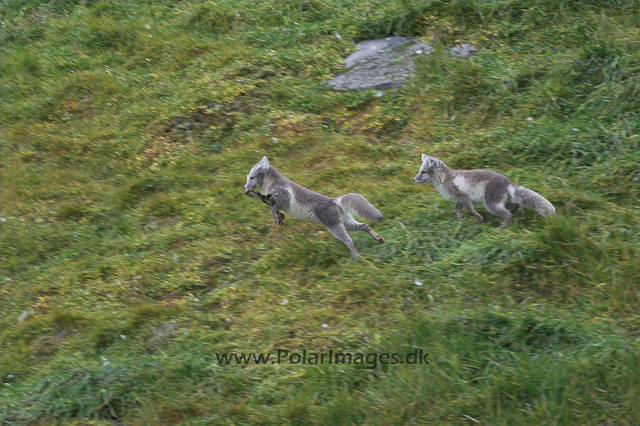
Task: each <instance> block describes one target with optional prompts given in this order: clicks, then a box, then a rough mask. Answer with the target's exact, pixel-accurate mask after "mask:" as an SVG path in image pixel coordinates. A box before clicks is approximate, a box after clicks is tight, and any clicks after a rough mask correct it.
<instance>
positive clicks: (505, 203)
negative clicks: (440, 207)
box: [413, 154, 556, 227]
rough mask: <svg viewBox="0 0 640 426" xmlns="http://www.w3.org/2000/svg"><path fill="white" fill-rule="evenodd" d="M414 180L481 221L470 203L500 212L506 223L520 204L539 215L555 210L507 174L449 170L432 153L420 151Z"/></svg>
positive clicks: (457, 209) (456, 209)
mask: <svg viewBox="0 0 640 426" xmlns="http://www.w3.org/2000/svg"><path fill="white" fill-rule="evenodd" d="M413 181H414V182H417V183H422V182H429V183H430V184H431V185H433V186H434V187H435V188H436V189H437V190H438V192H439V193H440V195H442V196H443V197H444V198H446V199H447V200H450V201H455V202H456V205H455V207H454V209H453V210H454V212H455V213H456V216H457V217H458V220H460V219H462V216H463V215H462V213H461V212H460V210H461V209H462V206H464V208H465V209H466V210H467V212H468V213H469V214H471V215H473V216H475V217H476V218H477V219H478V222H483V221H484V219H483V218H482V216H481V215H480V213H478V212H476V210H475V209H474V208H473V204H474V203H475V204H484V206H485V207H486V208H487V210H489V211H490V212H491V213H493V214H495V215H497V216H500V217H501V218H502V220H503V221H504V223H503V224H502V226H503V227H504V226H506V225H507V224H508V223H509V221H511V218H512V217H513V214H514V213H515V212H516V211H517V210H518V207H520V205H523V206H525V207H526V208H529V209H534V210H536V211H537V212H538V213H540V214H541V215H542V216H543V217H549V216H551V215H554V214H555V213H556V209H555V208H554V207H553V204H551V203H550V202H549V201H547V199H546V198H544V197H543V196H542V195H540V194H538V193H536V192H533V191H532V190H530V189H527V188H525V187H524V186H518V185H516V184H515V183H513V182H511V181H510V180H509V178H507V177H506V176H503V175H501V174H500V173H496V172H492V171H490V170H451V169H450V168H449V167H447V165H446V164H444V163H443V162H442V161H440V160H438V159H437V158H435V157H429V156H428V155H425V154H422V165H421V166H420V171H418V174H417V175H416V177H414V178H413Z"/></svg>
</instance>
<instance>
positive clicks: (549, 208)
mask: <svg viewBox="0 0 640 426" xmlns="http://www.w3.org/2000/svg"><path fill="white" fill-rule="evenodd" d="M509 195H511V198H512V199H513V201H515V202H516V203H518V204H521V205H523V206H524V207H526V208H528V209H534V210H536V211H537V212H538V213H540V214H541V215H542V216H543V217H549V216H552V215H554V214H556V208H555V207H553V204H551V203H550V202H549V200H547V199H546V198H544V197H543V196H542V195H540V194H538V193H537V192H534V191H532V190H530V189H528V188H525V187H524V186H512V187H510V188H509Z"/></svg>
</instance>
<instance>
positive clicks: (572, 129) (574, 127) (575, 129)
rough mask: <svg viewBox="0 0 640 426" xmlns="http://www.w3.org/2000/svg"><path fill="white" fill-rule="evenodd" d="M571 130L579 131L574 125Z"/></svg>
mask: <svg viewBox="0 0 640 426" xmlns="http://www.w3.org/2000/svg"><path fill="white" fill-rule="evenodd" d="M571 130H573V131H574V132H579V131H580V129H576V128H575V127H574V128H572V129H571Z"/></svg>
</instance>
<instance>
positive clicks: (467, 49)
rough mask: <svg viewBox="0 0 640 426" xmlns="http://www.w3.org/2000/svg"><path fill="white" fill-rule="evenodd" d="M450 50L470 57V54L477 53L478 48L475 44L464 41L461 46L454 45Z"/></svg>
mask: <svg viewBox="0 0 640 426" xmlns="http://www.w3.org/2000/svg"><path fill="white" fill-rule="evenodd" d="M450 52H451V53H452V54H453V55H456V56H460V57H461V58H468V57H469V56H472V55H477V54H478V49H477V48H476V47H475V46H474V45H473V44H470V43H463V44H461V45H460V46H456V47H452V48H451V50H450Z"/></svg>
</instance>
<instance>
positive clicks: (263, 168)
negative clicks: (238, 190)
mask: <svg viewBox="0 0 640 426" xmlns="http://www.w3.org/2000/svg"><path fill="white" fill-rule="evenodd" d="M270 167H271V165H270V164H269V159H268V158H267V157H266V156H264V157H262V160H260V161H258V164H256V165H255V166H253V168H252V169H251V171H250V172H249V174H248V175H247V183H246V184H245V185H244V189H245V191H247V190H249V189H255V188H262V181H263V180H264V175H265V174H266V173H267V172H268V171H269V168H270Z"/></svg>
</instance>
